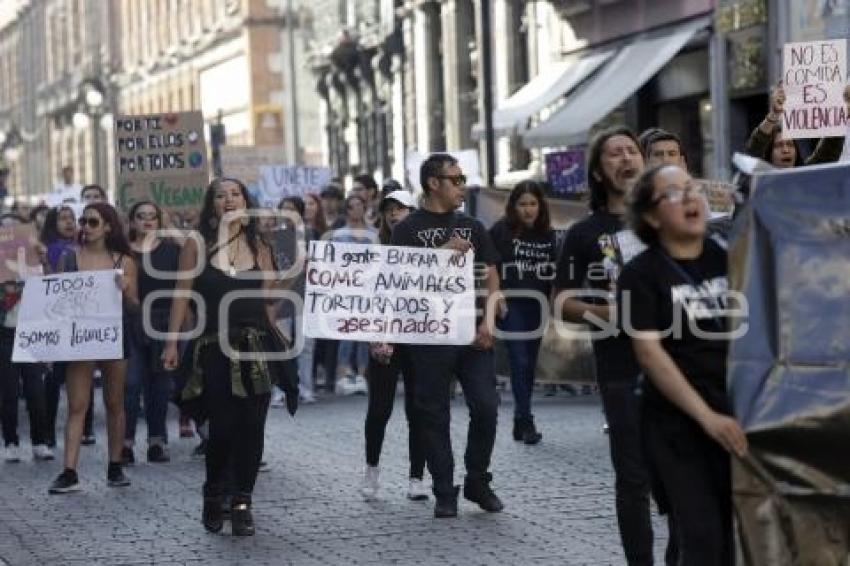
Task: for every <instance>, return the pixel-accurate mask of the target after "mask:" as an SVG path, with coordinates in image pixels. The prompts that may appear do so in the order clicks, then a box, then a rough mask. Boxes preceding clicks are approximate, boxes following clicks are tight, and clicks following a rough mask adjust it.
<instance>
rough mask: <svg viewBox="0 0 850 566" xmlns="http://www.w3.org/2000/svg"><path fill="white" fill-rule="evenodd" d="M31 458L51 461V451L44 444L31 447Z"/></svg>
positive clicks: (52, 456)
mask: <svg viewBox="0 0 850 566" xmlns="http://www.w3.org/2000/svg"><path fill="white" fill-rule="evenodd" d="M32 456H33V458H35V459H36V460H52V459H53V458H54V455H53V450H51V449H50V447H49V446H47V445H46V444H36V445H35V446H33V447H32Z"/></svg>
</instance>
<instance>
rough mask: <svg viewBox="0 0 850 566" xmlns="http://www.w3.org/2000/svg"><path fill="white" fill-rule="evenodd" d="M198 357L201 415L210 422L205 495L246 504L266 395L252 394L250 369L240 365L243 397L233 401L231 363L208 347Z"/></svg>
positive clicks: (255, 468) (254, 474)
mask: <svg viewBox="0 0 850 566" xmlns="http://www.w3.org/2000/svg"><path fill="white" fill-rule="evenodd" d="M203 358H204V359H203V371H204V392H203V397H202V399H203V410H204V412H205V414H206V416H207V418H208V420H209V440H208V441H207V450H206V472H207V477H206V481H205V483H204V496H205V497H221V496H224V495H228V494H230V495H233V496H234V497H238V498H240V499H248V500H250V497H251V493H252V492H253V491H254V484H255V483H256V481H257V472H258V471H259V469H260V460H261V459H262V457H263V442H264V434H265V427H266V415H267V413H268V408H269V397H270V395H269V394H268V393H265V394H261V395H256V394H254V392H253V388H252V387H251V383H250V380H248V379H246V376H247V375H248V372H249V371H250V364H249V363H247V362H242V368H241V369H242V376H243V380H242V381H243V385H244V386H245V389H246V391H247V392H248V395H247V396H246V397H236V396H234V395H233V393H232V386H231V380H230V360H229V359H227V358H226V357H225V356H224V354H223V353H222V352H221V350H220V349H219V348H218V345H211V346H209V347H207V348H206V350H205V352H204V355H203Z"/></svg>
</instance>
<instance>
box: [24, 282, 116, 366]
mask: <svg viewBox="0 0 850 566" xmlns="http://www.w3.org/2000/svg"><path fill="white" fill-rule="evenodd" d="M115 273H116V271H114V270H106V271H78V272H73V273H57V274H54V275H47V276H43V277H30V278H29V279H27V281H26V284H25V285H24V292H23V296H22V298H21V306H20V310H19V311H18V325H17V327H16V329H15V348H14V350H13V352H12V361H13V362H24V363H32V362H67V361H75V360H117V359H121V358H122V357H123V356H124V345H123V337H124V329H123V325H122V310H121V290H120V289H119V288H118V285H116V284H115Z"/></svg>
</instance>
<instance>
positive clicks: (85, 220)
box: [80, 216, 100, 228]
mask: <svg viewBox="0 0 850 566" xmlns="http://www.w3.org/2000/svg"><path fill="white" fill-rule="evenodd" d="M86 224H88V225H89V228H97V227H98V226H100V218H93V217H86V216H81V217H80V228H85V227H86Z"/></svg>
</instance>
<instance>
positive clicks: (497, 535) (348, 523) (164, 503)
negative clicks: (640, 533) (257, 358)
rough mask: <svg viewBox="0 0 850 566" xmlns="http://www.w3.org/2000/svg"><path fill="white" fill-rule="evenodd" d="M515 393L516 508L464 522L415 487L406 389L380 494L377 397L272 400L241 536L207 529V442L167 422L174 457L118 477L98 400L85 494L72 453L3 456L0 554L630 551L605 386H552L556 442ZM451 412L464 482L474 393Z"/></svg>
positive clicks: (540, 557)
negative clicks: (196, 452) (122, 483)
mask: <svg viewBox="0 0 850 566" xmlns="http://www.w3.org/2000/svg"><path fill="white" fill-rule="evenodd" d="M98 393H99V392H98ZM503 399H504V402H503V405H502V408H501V412H500V423H499V436H498V438H497V444H496V449H495V453H494V459H493V460H494V465H493V473H494V478H495V479H494V484H493V485H494V488H495V490H496V491H497V493H498V494H499V495H500V496H501V497H502V499H503V500H504V502H505V506H506V509H505V512H503V513H501V514H496V515H488V514H485V513H484V512H482V511H480V510H479V509H478V508H477V506H475V505H473V504H470V503H469V502H467V501H464V500H461V501H462V503H461V505H460V516H459V518H458V519H455V520H452V519H448V520H446V519H444V520H439V521H438V520H435V519H433V518H432V512H433V510H432V505H433V499H431V501H429V502H427V503H422V502H411V501H408V500H407V499H406V498H405V497H404V493H405V489H406V472H407V448H406V446H407V443H406V425H405V423H404V415H403V409H402V403H401V398H399V399H398V400H397V403H396V411H395V413H394V415H393V418H392V421H391V422H390V425H389V427H388V431H387V439H386V442H385V445H384V454H383V458H382V462H381V465H382V470H381V492H380V494H379V497H380V500H379V501H377V502H374V503H366V502H364V501H363V500H362V498H361V497H360V495H359V493H358V487H359V484H360V479H361V476H362V470H363V433H362V429H363V418H364V415H365V410H366V400H365V398H364V397H354V398H330V399H328V398H326V399H323V400H322V401H321V402H320V403H318V404H316V405H309V406H304V407H302V408H301V409H300V410H299V412H298V415H297V418H295V419H290V418H289V417H288V416H287V415H286V414H285V411H283V410H282V409H272V410H271V413H270V417H269V423H268V426H267V429H266V439H267V440H266V456H265V459H266V460H267V461H268V462H269V468H270V469H269V471H268V472H267V473H262V474H260V478H259V480H258V485H257V489H256V492H255V502H254V508H255V513H254V514H255V520H256V523H257V535H256V536H255V537H253V538H243V539H234V538H231V537H230V536H229V534H226V535H210V534H207V533H206V532H205V531H204V529H203V527H202V526H201V523H200V505H201V497H200V486H201V482H202V478H203V463H202V461H199V460H193V459H192V457H191V451H192V448H194V446H195V443H196V442H195V441H187V440H181V439H176V437H177V430H176V419H173V418H172V420H171V421H170V423H169V424H170V426H171V427H172V428H171V430H170V433H171V434H172V436H173V437H174V438H175V440H172V442H171V455H172V462H171V463H169V464H148V463H147V462H144V453H143V451H142V450H140V449H138V448H137V450H136V458H137V460H141V461H142V462H141V463H137V464H136V465H135V466H133V467H130V468H129V469H128V472H127V473H128V475H129V476H130V477H131V478H132V480H133V485H132V486H131V487H130V488H127V489H110V488H108V487H107V486H106V457H105V456H106V455H105V446H104V444H105V440H106V433H105V429H104V426H103V414H102V406H101V404H100V401H99V400H98V403H97V404H98V413H97V417H96V418H97V424H98V428H97V444H96V445H95V446H93V447H83V453H82V456H81V465H80V476H81V480H82V482H83V491H82V493H77V494H71V495H66V496H55V495H54V496H49V495H48V493H47V487H48V484H49V482H50V481H51V479H52V478H53V477H54V476H55V475H56V474H57V473H58V472H59V471H60V469H61V468H60V463H59V460H58V459H57V460H56V461H54V462H47V463H44V462H33V461H32V460H31V458H30V454H29V445H28V444H27V445H26V446H25V447H24V446H22V448H24V450H25V455H26V458H25V459H24V461H23V462H22V463H19V464H8V463H3V464H0V470H2V472H0V474H2V481H0V505H2V508H3V510H4V511H3V513H2V514H0V564H2V563H3V562H4V561H5V562H6V563H8V564H10V565H15V566H18V565H29V564H63V565H66V564H67V565H72V564H88V565H93V564H110V565H113V564H154V563H155V564H199V565H200V564H204V565H207V564H210V565H211V564H465V565H476V564H504V565H509V564H568V565H581V564H622V563H623V562H624V561H623V558H622V554H621V551H620V547H619V538H618V535H617V526H616V520H615V516H614V496H613V475H612V471H611V467H610V462H609V458H608V452H607V439H606V437H605V435H603V434H602V433H601V432H600V428H601V425H602V422H603V418H602V414H601V412H600V404H599V400H598V397H595V396H588V397H577V398H566V397H557V398H543V397H541V398H539V399H538V400H537V405H536V419H537V422H538V424H539V426H540V428H541V429H542V431H543V432H544V439H543V442H542V443H541V444H540V445H538V446H532V447H529V446H525V445H523V444H521V443H515V442H514V441H513V440H512V439H511V434H510V425H511V410H512V407H511V400H510V395H509V394H504V395H503ZM453 417H454V420H453V441H454V443H455V455H456V457H457V460H458V469H456V476H457V480H458V481H462V477H463V476H462V473H463V469H462V452H461V450H462V448H463V446H464V444H465V442H464V437H465V431H466V424H467V418H466V411H465V407H464V406H463V405H462V398H459V399H456V400H455V407H454V412H453ZM21 424H22V426H23V425H25V424H26V418H25V414H24V413H23V412H22V414H21ZM26 435H27V432H26V431H25V430H23V431H22V438H27V436H26ZM143 435H144V425H143V424H142V423H140V431H139V437H140V438H143ZM60 455H61V454H57V457H59V456H60ZM426 481H427V476H426ZM656 525H660V522H658V521H656ZM657 531H658V532H657V542H656V556H658V557H661V549H662V547H663V544H664V540H665V539H666V533H665V532H664V529H663V528H662V527H660V526H659V528H657ZM224 532H225V533H229V526H228V525H226V526H225V530H224Z"/></svg>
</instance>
